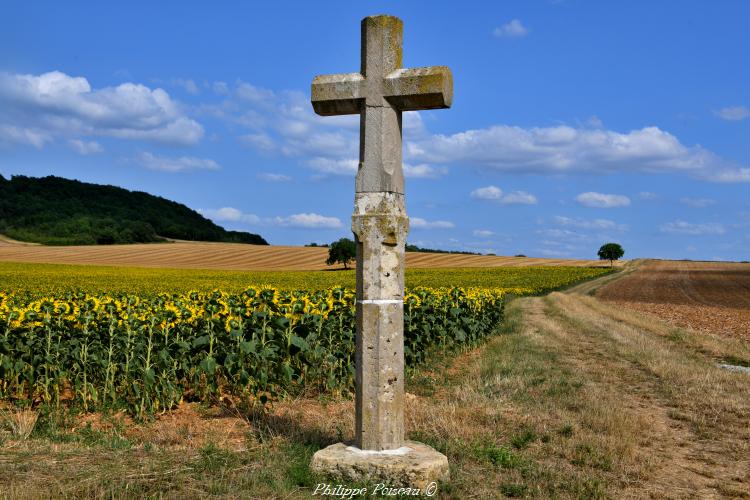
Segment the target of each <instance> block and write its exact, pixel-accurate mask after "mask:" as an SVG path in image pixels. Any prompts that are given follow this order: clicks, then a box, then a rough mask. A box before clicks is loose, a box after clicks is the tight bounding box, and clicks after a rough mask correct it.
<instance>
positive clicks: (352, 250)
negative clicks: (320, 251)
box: [326, 238, 357, 269]
mask: <svg viewBox="0 0 750 500" xmlns="http://www.w3.org/2000/svg"><path fill="white" fill-rule="evenodd" d="M356 257H357V246H356V245H355V243H354V242H353V241H352V240H350V239H349V238H341V239H340V240H338V241H334V242H333V243H331V246H330V247H329V248H328V260H327V261H326V264H328V265H329V266H332V265H333V264H336V263H337V262H340V263H342V264H344V269H348V267H347V266H348V264H349V261H350V260H353V259H355V258H356Z"/></svg>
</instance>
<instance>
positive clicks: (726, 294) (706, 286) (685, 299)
mask: <svg viewBox="0 0 750 500" xmlns="http://www.w3.org/2000/svg"><path fill="white" fill-rule="evenodd" d="M597 296H598V297H599V298H601V299H604V300H607V301H611V302H616V303H618V304H620V305H622V306H625V307H628V308H630V309H635V310H638V311H641V312H645V313H649V314H653V315H656V316H658V317H659V318H661V319H663V320H665V321H667V322H669V323H670V324H673V325H676V326H680V327H684V328H691V329H693V330H699V331H706V332H713V333H719V334H726V335H733V336H739V337H742V338H744V339H745V340H748V341H750V264H742V263H724V262H683V261H657V260H652V261H646V262H644V263H643V264H642V265H641V266H639V267H638V268H637V269H636V270H635V271H634V272H632V273H630V274H629V275H627V276H624V277H623V278H622V279H618V280H616V281H614V282H612V283H610V284H608V285H605V286H603V287H601V288H600V289H599V290H598V292H597Z"/></svg>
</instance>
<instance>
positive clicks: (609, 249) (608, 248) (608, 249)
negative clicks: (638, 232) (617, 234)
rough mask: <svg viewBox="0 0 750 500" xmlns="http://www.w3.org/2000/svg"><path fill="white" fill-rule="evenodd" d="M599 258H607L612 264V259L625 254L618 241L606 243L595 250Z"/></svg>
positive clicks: (614, 259)
mask: <svg viewBox="0 0 750 500" xmlns="http://www.w3.org/2000/svg"><path fill="white" fill-rule="evenodd" d="M597 255H599V259H600V260H608V261H609V265H610V266H612V265H613V263H614V261H616V260H617V259H619V258H620V257H622V256H623V255H625V250H623V249H622V247H621V246H620V245H619V244H618V243H606V244H604V245H602V247H601V248H600V249H599V252H597Z"/></svg>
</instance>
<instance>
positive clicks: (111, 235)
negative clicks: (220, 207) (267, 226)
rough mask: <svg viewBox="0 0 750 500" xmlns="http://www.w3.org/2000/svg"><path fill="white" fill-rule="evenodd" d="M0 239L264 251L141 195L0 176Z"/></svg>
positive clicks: (250, 238)
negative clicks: (174, 242) (201, 244)
mask: <svg viewBox="0 0 750 500" xmlns="http://www.w3.org/2000/svg"><path fill="white" fill-rule="evenodd" d="M0 233H2V234H5V235H7V236H9V237H11V238H13V239H16V240H20V241H31V242H37V243H44V244H48V245H94V244H113V243H149V242H156V241H164V239H165V238H173V239H179V240H191V241H220V242H226V243H250V244H255V245H267V244H268V242H266V240H264V239H263V238H262V237H261V236H259V235H257V234H252V233H246V232H240V231H227V230H225V229H224V228H222V227H220V226H217V225H216V224H214V223H213V222H211V221H210V220H208V219H206V218H205V217H203V216H202V215H200V214H199V213H198V212H196V211H195V210H192V209H190V208H188V207H186V206H185V205H182V204H180V203H176V202H174V201H170V200H167V199H164V198H161V197H158V196H154V195H151V194H148V193H144V192H141V191H128V190H127V189H123V188H119V187H115V186H102V185H98V184H89V183H86V182H80V181H76V180H69V179H63V178H61V177H54V176H49V177H42V178H35V177H26V176H21V175H16V176H13V177H12V178H11V179H10V180H8V179H5V178H4V177H3V176H2V175H0Z"/></svg>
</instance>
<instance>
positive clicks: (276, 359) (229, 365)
mask: <svg viewBox="0 0 750 500" xmlns="http://www.w3.org/2000/svg"><path fill="white" fill-rule="evenodd" d="M68 267H73V266H68ZM13 269H14V270H15V271H17V269H16V268H13ZM32 269H33V266H32ZM82 269H89V268H82ZM526 269H529V268H526ZM2 271H3V269H2V267H0V279H1V280H2V281H0V399H4V400H9V401H14V402H16V403H19V404H30V405H39V404H46V405H53V406H59V405H75V406H76V407H80V408H82V409H83V410H84V411H89V410H96V409H102V408H126V409H127V410H128V411H130V412H131V413H132V414H134V415H139V416H146V415H151V414H154V413H155V412H160V411H164V410H167V409H169V408H172V407H174V406H175V405H176V404H177V403H179V402H180V401H183V400H192V401H205V402H212V401H216V400H218V399H220V398H225V397H229V398H243V399H244V400H247V401H252V402H259V403H261V404H266V403H267V402H268V401H271V400H273V399H275V398H277V397H279V396H280V395H283V394H295V393H297V394H298V393H301V392H306V391H314V392H328V393H349V392H350V391H352V390H353V387H354V364H353V363H354V347H355V340H354V332H355V317H356V308H355V302H356V300H355V295H354V291H353V290H352V289H351V288H348V287H343V286H329V287H327V288H322V287H316V286H314V284H311V286H309V287H308V289H304V290H300V289H286V288H284V287H283V286H272V285H268V284H266V285H254V286H249V287H244V288H243V289H242V290H241V291H234V290H233V291H231V292H226V291H220V290H210V291H209V290H202V289H196V290H191V291H185V292H176V293H168V292H163V291H158V285H155V288H151V289H148V290H142V291H140V292H139V291H138V288H139V287H137V286H135V285H134V284H133V283H129V284H128V283H127V282H125V283H124V284H123V283H122V282H120V283H121V285H122V286H124V287H126V288H127V289H129V290H130V291H117V292H108V293H103V292H93V291H91V289H96V287H94V286H90V285H89V286H87V288H88V290H87V291H81V290H80V289H79V290H73V289H72V287H70V286H67V285H64V284H65V283H66V279H65V278H63V279H61V280H60V281H59V282H58V283H62V284H63V285H60V284H58V286H53V285H54V284H53V283H52V282H51V281H50V283H44V280H43V279H42V280H37V281H36V282H35V281H34V280H32V279H29V280H28V281H24V280H23V279H18V276H16V277H15V278H16V279H13V277H12V276H11V278H8V276H7V275H6V276H5V277H4V276H3V274H2ZM149 271H150V272H153V273H157V274H158V273H159V272H160V271H161V270H149ZM97 272H99V271H97ZM180 272H181V273H183V274H184V275H185V276H186V278H187V275H188V273H187V272H186V271H180ZM456 272H457V274H456V275H455V276H454V279H455V281H459V282H463V283H468V284H470V285H472V286H452V287H449V288H448V287H434V286H433V287H424V286H416V287H412V288H409V289H408V290H407V293H406V294H405V297H404V348H405V358H406V364H407V366H412V367H413V366H416V365H418V364H419V363H421V362H423V361H424V360H425V358H426V356H427V355H428V354H429V353H430V352H434V351H435V350H440V351H444V352H445V351H457V350H460V349H465V348H468V347H470V346H472V345H476V343H477V342H478V341H479V340H481V339H482V338H484V337H486V336H488V335H491V334H492V333H493V332H494V331H495V329H496V327H497V325H498V324H499V323H500V322H501V321H502V315H503V306H504V301H505V299H506V297H507V296H508V295H510V294H512V295H528V294H538V293H543V292H545V291H548V290H550V289H552V288H556V287H559V286H563V285H566V284H569V283H571V282H574V281H580V280H581V279H584V278H589V277H594V276H596V275H599V274H602V273H604V272H606V270H601V269H592V268H567V269H563V270H560V268H558V269H557V270H554V271H544V273H546V276H545V277H546V279H545V281H544V282H540V281H541V280H539V276H540V274H539V273H537V274H536V278H537V282H536V286H533V285H534V282H532V281H529V280H525V279H523V276H522V275H523V270H517V271H514V272H515V273H516V275H514V276H515V277H514V278H513V279H510V280H506V281H505V283H504V284H506V285H519V284H525V285H526V286H504V287H497V286H496V287H488V286H474V285H476V284H482V283H487V282H488V278H487V276H489V275H491V273H492V272H493V271H491V270H490V271H488V270H471V271H461V270H456ZM461 273H464V275H463V276H462V275H461ZM518 273H521V274H518ZM276 274H277V275H283V274H288V273H276ZM306 274H308V276H309V275H311V274H314V273H306ZM321 274H330V273H321ZM108 276H109V275H108ZM472 276H473V277H474V278H472ZM532 276H533V275H532ZM425 277H427V278H429V274H425ZM123 278H125V276H123ZM293 278H294V279H292V280H291V281H292V282H293V283H294V284H299V282H298V280H299V279H300V278H298V277H296V276H295V277H293ZM443 278H444V281H443V282H445V281H448V282H450V281H451V280H450V279H448V280H445V276H443ZM553 278H556V279H553ZM326 279H328V278H326ZM472 279H473V281H472ZM187 280H188V281H189V278H187ZM425 281H428V280H427V279H426V280H425ZM524 281H526V282H524ZM71 282H73V278H71ZM149 283H153V282H149ZM157 283H161V285H162V286H164V281H161V282H158V281H157ZM68 284H70V283H68ZM167 284H168V282H167ZM430 284H432V283H430ZM34 286H37V287H38V288H37V289H34ZM109 288H114V289H115V290H117V287H109Z"/></svg>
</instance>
